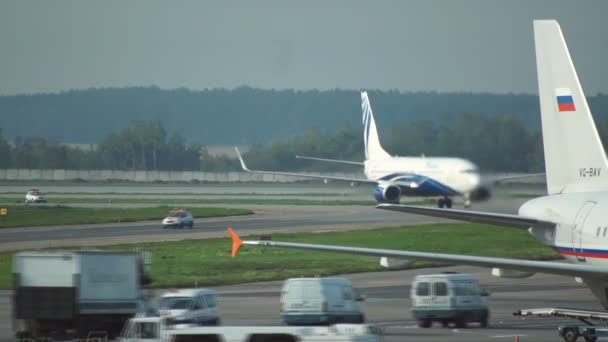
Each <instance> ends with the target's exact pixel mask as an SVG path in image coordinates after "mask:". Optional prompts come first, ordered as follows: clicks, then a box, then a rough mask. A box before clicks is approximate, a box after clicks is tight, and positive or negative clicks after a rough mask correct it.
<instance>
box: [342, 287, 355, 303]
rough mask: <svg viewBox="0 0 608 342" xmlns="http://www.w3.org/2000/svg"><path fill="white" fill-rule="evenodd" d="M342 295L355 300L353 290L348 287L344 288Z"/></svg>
mask: <svg viewBox="0 0 608 342" xmlns="http://www.w3.org/2000/svg"><path fill="white" fill-rule="evenodd" d="M342 296H343V298H344V300H353V292H352V291H351V289H350V288H348V287H344V288H343V290H342Z"/></svg>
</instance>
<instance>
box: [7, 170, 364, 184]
mask: <svg viewBox="0 0 608 342" xmlns="http://www.w3.org/2000/svg"><path fill="white" fill-rule="evenodd" d="M310 174H315V175H318V174H319V173H312V172H311V173H310ZM324 174H325V175H333V176H337V177H349V178H353V177H357V178H361V177H364V176H363V174H360V173H324ZM307 179H309V178H296V177H288V176H280V175H268V174H256V173H249V172H197V171H114V170H36V169H32V170H28V169H0V180H5V181H6V180H9V181H10V180H18V181H28V180H32V181H36V180H49V181H80V180H82V181H93V182H94V181H98V182H104V181H131V182H192V181H199V182H220V183H234V182H283V183H288V182H294V181H298V180H307Z"/></svg>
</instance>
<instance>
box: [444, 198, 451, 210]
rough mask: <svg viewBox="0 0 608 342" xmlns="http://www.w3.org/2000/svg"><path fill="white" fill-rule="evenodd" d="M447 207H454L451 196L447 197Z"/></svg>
mask: <svg viewBox="0 0 608 342" xmlns="http://www.w3.org/2000/svg"><path fill="white" fill-rule="evenodd" d="M445 207H446V208H448V209H452V199H451V198H446V199H445Z"/></svg>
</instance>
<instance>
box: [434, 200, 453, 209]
mask: <svg viewBox="0 0 608 342" xmlns="http://www.w3.org/2000/svg"><path fill="white" fill-rule="evenodd" d="M437 207H439V208H443V207H446V208H448V209H450V208H452V199H451V198H449V197H444V198H440V199H439V200H437Z"/></svg>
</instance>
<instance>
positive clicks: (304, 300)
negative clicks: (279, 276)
mask: <svg viewBox="0 0 608 342" xmlns="http://www.w3.org/2000/svg"><path fill="white" fill-rule="evenodd" d="M363 300H364V298H363V297H362V296H360V295H359V294H358V293H357V291H355V290H354V289H353V284H352V282H351V281H350V279H347V278H291V279H287V280H286V281H285V283H283V289H282V291H281V316H282V318H283V321H284V322H285V323H286V324H288V325H300V324H306V325H308V324H334V323H363V322H365V314H364V312H363V305H361V302H362V301H363Z"/></svg>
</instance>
